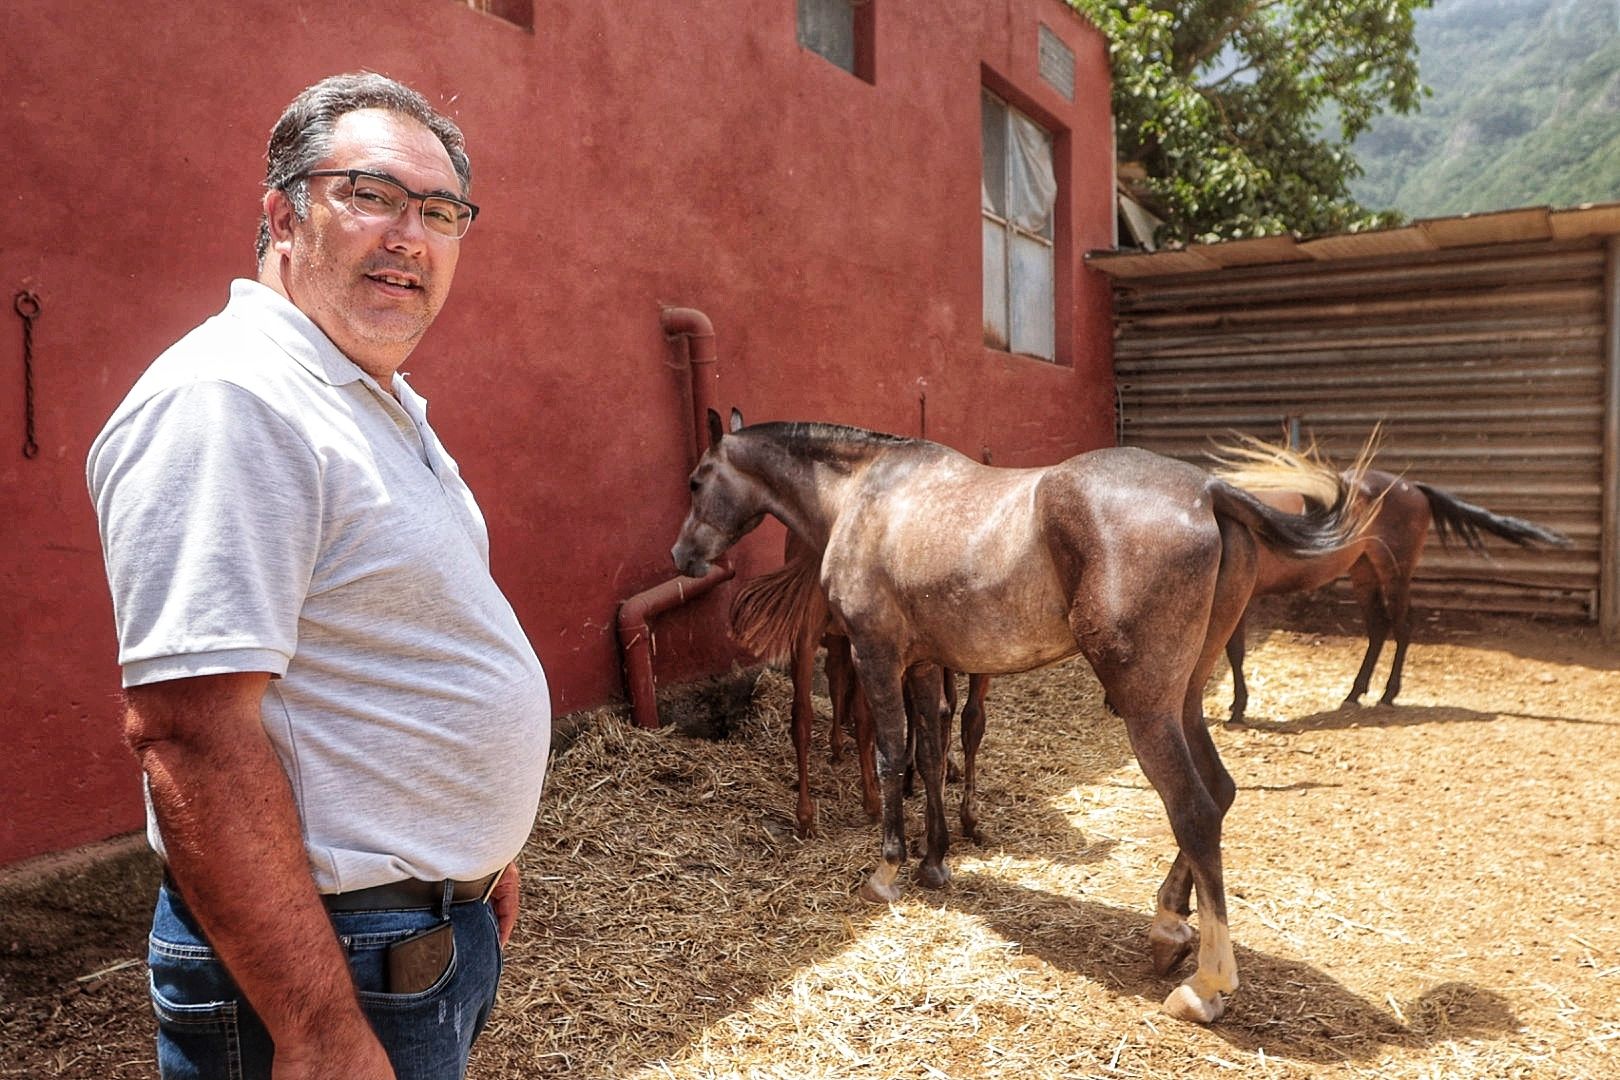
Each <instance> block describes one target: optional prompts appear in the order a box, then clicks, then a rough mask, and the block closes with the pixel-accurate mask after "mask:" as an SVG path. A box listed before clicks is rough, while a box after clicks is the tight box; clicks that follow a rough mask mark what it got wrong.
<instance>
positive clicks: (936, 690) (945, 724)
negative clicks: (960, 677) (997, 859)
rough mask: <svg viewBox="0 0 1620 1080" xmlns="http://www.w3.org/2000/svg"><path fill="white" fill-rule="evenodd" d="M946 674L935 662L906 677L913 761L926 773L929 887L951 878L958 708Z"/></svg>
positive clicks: (924, 869)
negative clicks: (949, 757) (952, 753)
mask: <svg viewBox="0 0 1620 1080" xmlns="http://www.w3.org/2000/svg"><path fill="white" fill-rule="evenodd" d="M943 674H944V673H942V672H941V670H940V668H939V667H937V666H936V665H933V664H922V665H919V666H918V667H917V668H916V669H915V670H913V671H912V672H910V673H909V674H908V675H907V677H906V686H907V688H908V689H909V691H910V698H911V706H912V710H913V713H912V715H913V719H914V721H915V722H914V723H913V724H912V725H911V728H912V731H913V732H914V734H915V736H916V738H915V745H914V749H915V757H914V758H913V764H914V765H915V768H916V771H917V772H920V773H921V774H922V781H923V792H924V794H925V796H926V803H927V805H926V809H925V811H924V815H925V817H924V820H925V821H926V822H927V826H928V833H927V834H928V849H927V851H926V852H925V853H924V855H923V860H922V864H921V865H920V866H918V867H917V881H918V883H919V884H921V885H923V886H924V887H925V888H930V889H939V888H943V887H944V886H945V885H946V884H947V883H948V882H949V881H950V880H951V872H950V870H949V869H947V868H946V866H945V852H946V850H947V849H948V848H949V846H950V830H949V828H948V827H947V826H946V824H945V743H946V740H947V738H948V737H949V735H950V725H951V716H952V715H953V712H954V710H951V709H949V708H947V707H946V705H945V700H944V697H943V696H942V694H941V690H942V689H943Z"/></svg>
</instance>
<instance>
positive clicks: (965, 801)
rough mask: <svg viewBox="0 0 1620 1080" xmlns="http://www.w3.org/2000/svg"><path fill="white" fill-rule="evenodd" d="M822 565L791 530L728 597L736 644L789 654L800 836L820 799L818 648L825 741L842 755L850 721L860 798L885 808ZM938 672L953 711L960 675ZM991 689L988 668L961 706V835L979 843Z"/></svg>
mask: <svg viewBox="0 0 1620 1080" xmlns="http://www.w3.org/2000/svg"><path fill="white" fill-rule="evenodd" d="M820 571H821V567H820V557H819V556H818V555H817V553H816V552H814V551H812V550H811V549H810V548H809V547H807V546H806V545H805V543H804V541H802V540H800V539H799V538H798V537H797V536H796V535H794V534H793V533H789V534H788V539H787V551H786V553H785V555H784V561H783V565H782V566H781V568H780V569H777V570H773V571H771V572H770V573H768V574H762V575H760V576H759V577H756V578H752V579H750V580H749V581H747V582H745V583H744V584H743V586H742V588H741V589H739V590H738V592H737V595H736V597H735V598H734V599H733V601H732V604H731V635H732V637H733V638H734V639H735V640H736V641H737V642H738V644H740V645H742V646H743V647H744V648H746V649H747V650H748V651H749V652H751V653H753V654H754V655H755V656H757V657H759V658H760V659H762V660H765V661H767V662H771V663H781V662H783V661H786V662H787V664H788V675H789V678H790V679H791V681H792V684H793V706H792V714H791V723H790V727H789V730H790V731H791V733H792V738H793V750H794V757H795V760H796V763H797V765H798V778H799V783H798V801H797V803H796V804H795V807H794V815H793V816H794V821H795V825H796V831H797V833H798V835H799V837H800V838H803V837H807V836H809V835H810V834H811V832H813V831H814V829H815V820H816V804H815V800H814V799H813V798H812V797H811V795H810V734H811V727H812V724H813V723H814V720H815V707H814V706H813V705H812V704H811V701H810V687H811V682H812V680H813V677H814V672H815V654H816V649H817V648H818V647H825V648H826V650H827V662H826V672H827V693H828V696H829V697H830V698H831V699H832V723H831V730H830V732H829V736H828V742H829V746H830V748H831V756H832V760H833V761H835V762H836V761H840V760H842V758H843V739H844V736H843V732H844V728H845V726H846V725H850V724H851V722H852V721H853V727H854V730H855V744H856V751H857V754H858V756H859V761H860V768H861V801H862V805H863V806H864V807H865V809H866V812H867V814H868V815H869V816H871V817H872V818H874V819H876V818H877V816H878V815H879V813H880V812H881V808H882V802H881V796H880V795H879V793H878V785H877V772H876V765H875V760H876V758H875V747H874V745H873V738H872V725H871V720H870V715H869V712H868V708H867V703H866V698H865V697H864V695H862V694H861V690H860V682H859V679H858V678H857V677H856V675H855V672H854V667H853V663H854V662H853V659H852V657H851V655H850V645H849V638H847V637H845V636H844V635H843V634H841V633H839V632H838V631H837V630H835V629H834V627H833V622H832V614H831V612H830V611H829V609H828V606H827V596H826V593H824V592H822V589H821V584H820V580H819V578H820ZM941 676H942V678H943V680H944V681H943V685H942V690H943V693H944V698H945V705H946V708H947V709H948V710H949V711H950V713H952V714H954V713H955V712H956V678H955V674H954V673H953V672H950V671H945V670H943V669H941ZM989 688H990V677H989V676H988V675H972V676H969V679H968V697H967V702H966V704H965V705H964V706H963V708H962V757H963V770H964V772H963V776H964V781H963V791H962V806H961V821H962V835H964V836H966V837H967V838H968V839H970V840H972V841H974V842H975V843H983V841H984V836H983V834H982V833H981V832H980V831H979V823H978V815H977V813H976V810H975V801H974V796H975V793H976V790H977V788H976V777H977V761H978V754H979V744H980V743H981V742H982V741H983V739H984V724H985V713H984V699H985V695H986V694H987V693H988V692H989ZM906 706H907V707H906V719H907V731H908V733H910V732H913V731H915V727H916V721H917V714H916V709H915V708H914V706H913V704H912V703H911V701H910V700H909V695H908V700H907V703H906ZM908 777H909V773H908ZM908 794H909V790H908Z"/></svg>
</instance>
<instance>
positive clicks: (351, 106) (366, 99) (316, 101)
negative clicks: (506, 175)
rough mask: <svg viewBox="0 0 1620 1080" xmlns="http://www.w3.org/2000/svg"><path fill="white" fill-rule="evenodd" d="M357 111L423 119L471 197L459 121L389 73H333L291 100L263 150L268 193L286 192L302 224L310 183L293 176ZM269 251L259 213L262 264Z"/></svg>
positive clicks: (322, 152) (309, 165)
mask: <svg viewBox="0 0 1620 1080" xmlns="http://www.w3.org/2000/svg"><path fill="white" fill-rule="evenodd" d="M358 109H386V110H388V111H389V112H392V113H398V114H399V115H401V116H406V117H409V118H410V119H412V120H417V121H420V122H421V123H422V125H423V126H425V127H426V128H427V129H428V130H429V131H431V132H433V134H434V135H437V136H438V138H439V141H440V142H441V143H443V144H444V149H445V151H446V152H447V153H448V154H449V155H450V164H451V166H452V167H454V168H455V170H456V176H457V177H459V178H460V180H461V194H462V195H463V196H465V195H466V194H467V193H468V190H469V189H470V188H471V187H472V163H471V162H470V161H468V160H467V148H466V143H465V140H464V139H463V138H462V136H461V129H460V128H459V127H457V126H456V124H455V121H453V120H451V119H450V118H448V117H446V116H443V115H441V114H439V113H438V112H436V111H435V110H434V108H433V106H431V105H429V104H428V101H427V98H425V97H423V96H422V95H421V94H419V93H417V92H416V91H415V90H412V89H411V88H410V87H408V86H406V85H405V84H403V83H399V82H395V81H394V80H393V79H390V78H388V77H387V76H385V75H378V74H375V73H373V72H369V71H363V72H357V73H354V74H349V75H333V76H330V77H328V78H325V79H322V80H321V81H320V82H318V83H316V84H315V85H314V86H311V87H309V88H308V89H307V90H305V91H304V92H303V93H301V94H299V95H298V96H297V97H296V98H294V99H293V103H292V104H291V105H288V106H287V111H286V112H284V113H282V114H281V119H280V120H277V121H276V126H275V127H274V128H272V129H271V131H270V145H269V146H268V147H267V148H266V150H265V170H264V186H265V190H266V191H274V190H276V189H277V188H280V189H282V190H284V191H286V192H287V194H288V196H289V197H290V198H291V199H292V204H293V210H294V211H295V212H297V214H298V217H299V218H300V220H301V219H302V218H303V217H304V215H305V214H307V213H308V212H309V186H308V182H307V181H304V180H295V179H293V178H294V177H296V176H298V175H299V174H300V173H303V172H308V171H309V170H311V169H313V168H315V167H316V166H317V165H319V164H320V162H321V159H323V158H325V157H326V156H327V155H328V154H329V153H330V152H331V149H332V129H333V127H334V126H336V124H337V122H338V119H339V118H340V117H342V116H343V115H344V114H346V113H351V112H354V111H356V110H358ZM269 250H270V222H269V220H268V219H267V218H266V217H265V216H264V215H263V214H260V215H259V236H258V241H257V244H256V246H255V248H254V251H255V254H256V255H257V257H258V261H259V263H260V264H261V265H262V264H263V262H264V256H265V253H266V252H267V251H269Z"/></svg>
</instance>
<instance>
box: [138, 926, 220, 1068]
mask: <svg viewBox="0 0 1620 1080" xmlns="http://www.w3.org/2000/svg"><path fill="white" fill-rule="evenodd" d="M190 948H191V947H188V951H190ZM147 963H148V966H149V967H150V972H149V974H148V983H147V992H148V995H149V996H150V998H151V1001H152V1012H153V1013H154V1014H156V1016H157V1024H158V1040H157V1049H158V1071H159V1073H160V1074H161V1075H162V1077H163V1078H164V1080H203V1078H207V1077H225V1078H228V1080H242V1078H243V1076H244V1072H243V1055H242V1025H241V1010H242V1008H243V1005H242V1002H241V999H240V996H239V995H237V994H236V993H235V992H234V991H233V992H231V993H228V994H222V993H221V989H222V983H228V981H229V977H228V976H226V975H225V973H224V968H223V966H221V965H220V964H219V963H218V961H216V960H212V959H203V958H199V957H196V956H190V957H187V958H184V959H181V958H177V957H175V956H173V955H171V953H170V952H169V951H168V950H165V949H163V948H162V947H161V943H159V942H153V948H152V951H151V952H150V953H149V955H148V960H147Z"/></svg>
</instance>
